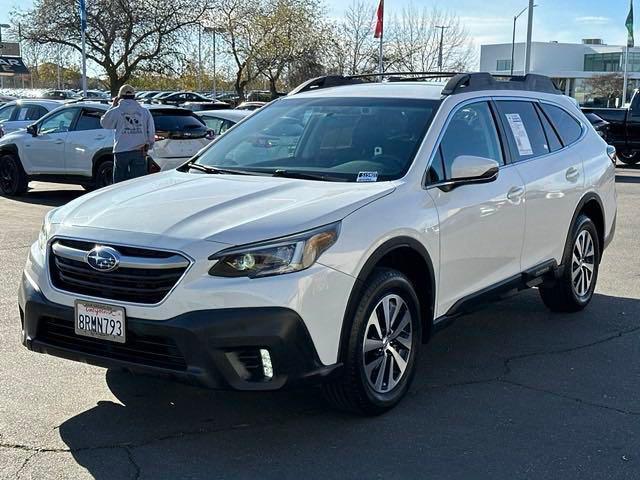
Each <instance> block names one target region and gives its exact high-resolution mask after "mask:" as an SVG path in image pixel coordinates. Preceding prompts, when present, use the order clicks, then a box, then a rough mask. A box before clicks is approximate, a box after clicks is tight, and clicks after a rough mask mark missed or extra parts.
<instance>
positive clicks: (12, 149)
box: [0, 144, 20, 160]
mask: <svg viewBox="0 0 640 480" xmlns="http://www.w3.org/2000/svg"><path fill="white" fill-rule="evenodd" d="M3 155H15V156H16V158H17V160H20V156H19V155H18V147H17V146H15V145H13V144H9V145H3V146H1V147H0V157H1V156H3Z"/></svg>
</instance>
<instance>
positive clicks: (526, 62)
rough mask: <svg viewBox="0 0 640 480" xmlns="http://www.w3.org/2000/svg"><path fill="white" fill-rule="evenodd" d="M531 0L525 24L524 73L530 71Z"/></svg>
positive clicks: (532, 5)
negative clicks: (526, 23)
mask: <svg viewBox="0 0 640 480" xmlns="http://www.w3.org/2000/svg"><path fill="white" fill-rule="evenodd" d="M533 7H534V4H533V0H529V7H528V8H529V19H528V20H529V21H528V25H527V49H526V51H525V55H524V74H525V75H526V74H527V73H529V72H530V71H531V38H532V36H533Z"/></svg>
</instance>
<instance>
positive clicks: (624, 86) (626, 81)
mask: <svg viewBox="0 0 640 480" xmlns="http://www.w3.org/2000/svg"><path fill="white" fill-rule="evenodd" d="M628 84H629V44H628V43H627V50H626V52H625V54H624V79H623V81H622V105H620V106H621V107H622V108H624V106H625V105H626V104H627V86H628Z"/></svg>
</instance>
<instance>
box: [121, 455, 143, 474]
mask: <svg viewBox="0 0 640 480" xmlns="http://www.w3.org/2000/svg"><path fill="white" fill-rule="evenodd" d="M123 449H124V451H125V452H126V453H127V457H129V462H131V465H133V468H134V475H133V479H134V480H138V479H139V478H140V472H141V470H140V465H138V464H137V463H136V460H135V458H134V457H133V451H132V450H131V447H123Z"/></svg>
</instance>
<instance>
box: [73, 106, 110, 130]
mask: <svg viewBox="0 0 640 480" xmlns="http://www.w3.org/2000/svg"><path fill="white" fill-rule="evenodd" d="M103 114H104V112H103V111H100V110H83V111H82V114H81V115H80V118H78V123H76V131H78V132H80V131H83V130H99V129H101V128H102V125H100V117H101V116H102V115H103Z"/></svg>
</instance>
